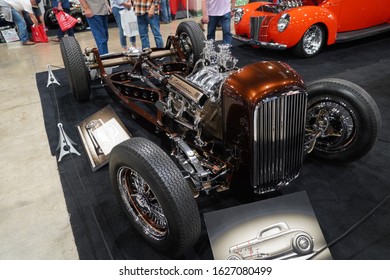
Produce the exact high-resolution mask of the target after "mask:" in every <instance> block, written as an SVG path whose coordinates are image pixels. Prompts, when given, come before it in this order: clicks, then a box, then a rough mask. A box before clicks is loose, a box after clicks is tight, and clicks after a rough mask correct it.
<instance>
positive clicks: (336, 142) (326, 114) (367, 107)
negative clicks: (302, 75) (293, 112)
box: [306, 79, 380, 162]
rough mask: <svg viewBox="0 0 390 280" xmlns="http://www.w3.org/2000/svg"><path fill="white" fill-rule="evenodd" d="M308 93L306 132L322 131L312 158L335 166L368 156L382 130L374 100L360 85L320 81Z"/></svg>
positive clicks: (310, 86)
mask: <svg viewBox="0 0 390 280" xmlns="http://www.w3.org/2000/svg"><path fill="white" fill-rule="evenodd" d="M307 90H308V94H309V99H308V111H307V125H306V128H307V131H314V130H318V128H320V129H321V130H322V133H321V135H320V136H319V138H317V141H316V144H315V146H314V150H313V154H314V155H316V156H318V157H320V158H322V159H326V160H331V161H336V162H348V161H353V160H357V159H359V158H361V157H363V156H364V155H366V154H367V153H368V152H369V151H370V150H371V148H372V146H373V145H374V143H375V141H376V138H377V134H378V130H379V126H380V113H379V109H378V106H377V105H376V103H375V101H374V100H373V98H372V97H371V96H370V95H369V94H368V93H367V92H366V91H365V90H364V89H362V88H361V87H359V86H358V85H356V84H354V83H352V82H349V81H345V80H342V79H322V80H318V81H315V82H313V83H311V84H309V85H308V86H307Z"/></svg>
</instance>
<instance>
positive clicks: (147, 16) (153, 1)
mask: <svg viewBox="0 0 390 280" xmlns="http://www.w3.org/2000/svg"><path fill="white" fill-rule="evenodd" d="M134 7H135V14H136V15H137V23H138V31H139V35H140V38H141V43H142V49H145V48H150V41H149V35H148V26H149V25H150V28H151V29H152V33H153V36H154V41H155V43H156V47H157V48H163V47H164V41H163V38H162V36H161V32H160V19H159V16H158V0H135V1H134Z"/></svg>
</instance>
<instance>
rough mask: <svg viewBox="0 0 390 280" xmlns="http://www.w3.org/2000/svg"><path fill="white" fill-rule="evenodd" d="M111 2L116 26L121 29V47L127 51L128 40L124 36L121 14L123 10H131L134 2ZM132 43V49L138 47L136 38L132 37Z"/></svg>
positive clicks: (123, 0) (126, 0)
mask: <svg viewBox="0 0 390 280" xmlns="http://www.w3.org/2000/svg"><path fill="white" fill-rule="evenodd" d="M110 1H111V10H112V14H113V15H114V18H115V21H116V24H117V25H118V29H119V42H120V44H121V47H122V49H123V50H125V51H126V50H127V38H126V36H125V35H124V34H123V27H122V22H121V14H120V11H121V10H123V9H131V7H132V6H133V5H132V3H131V2H132V1H128V0H110ZM130 43H131V46H132V47H134V48H135V47H136V36H132V37H130Z"/></svg>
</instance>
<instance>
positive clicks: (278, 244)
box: [227, 222, 314, 260]
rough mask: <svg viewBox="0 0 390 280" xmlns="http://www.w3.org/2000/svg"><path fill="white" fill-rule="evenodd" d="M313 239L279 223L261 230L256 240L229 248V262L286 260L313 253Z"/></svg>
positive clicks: (303, 232) (305, 233)
mask: <svg viewBox="0 0 390 280" xmlns="http://www.w3.org/2000/svg"><path fill="white" fill-rule="evenodd" d="M313 249H314V240H313V237H312V236H311V235H310V234H309V233H308V232H306V231H304V230H302V229H291V228H290V227H289V226H288V225H287V223H285V222H278V223H276V224H272V225H270V226H267V227H265V228H263V229H261V230H260V231H259V232H258V234H257V236H256V238H254V239H251V240H247V241H244V242H241V243H239V244H236V245H233V246H231V247H230V248H229V253H230V255H229V256H228V258H227V259H228V260H243V259H250V260H258V259H275V258H278V259H284V258H293V257H294V256H295V257H299V256H303V255H308V254H310V253H313Z"/></svg>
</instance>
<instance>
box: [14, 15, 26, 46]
mask: <svg viewBox="0 0 390 280" xmlns="http://www.w3.org/2000/svg"><path fill="white" fill-rule="evenodd" d="M11 12H12V20H13V22H14V23H15V24H16V26H17V27H18V31H19V38H20V41H22V43H24V42H27V41H28V31H27V25H26V22H25V21H24V18H23V17H22V16H21V15H20V13H19V12H18V11H17V10H15V9H14V8H12V9H11Z"/></svg>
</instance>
